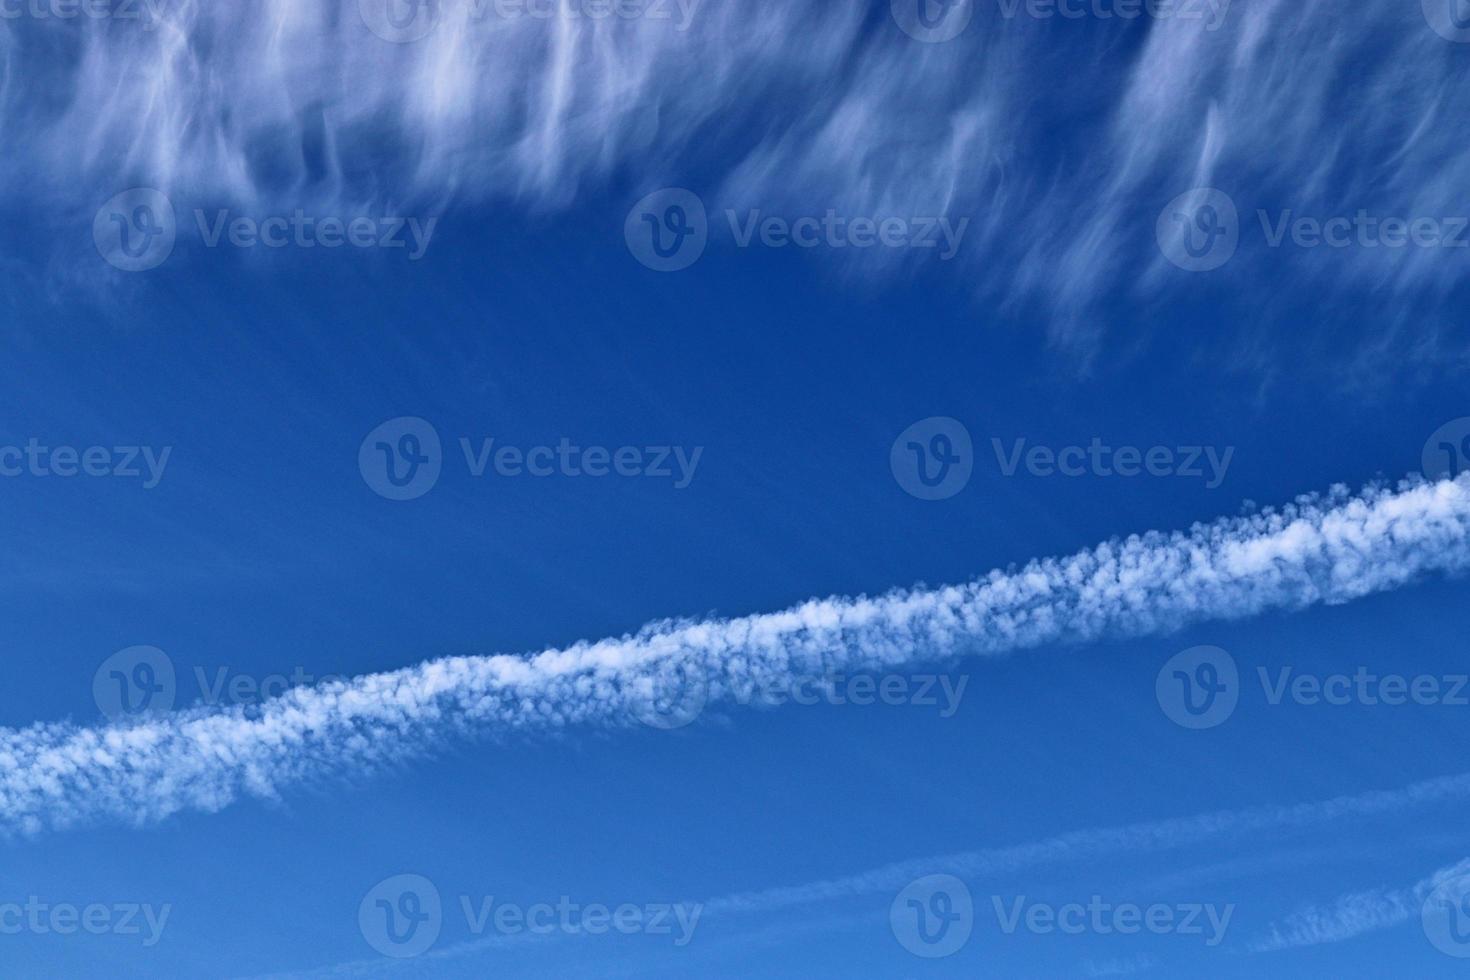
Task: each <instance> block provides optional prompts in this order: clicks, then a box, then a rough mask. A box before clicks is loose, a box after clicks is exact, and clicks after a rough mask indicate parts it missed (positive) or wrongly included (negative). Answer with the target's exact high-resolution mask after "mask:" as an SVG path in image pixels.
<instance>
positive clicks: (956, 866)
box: [703, 772, 1470, 915]
mask: <svg viewBox="0 0 1470 980" xmlns="http://www.w3.org/2000/svg"><path fill="white" fill-rule="evenodd" d="M1466 799H1470V772H1467V773H1459V774H1456V775H1452V776H1442V777H1439V778H1437V779H1429V780H1424V781H1421V782H1417V783H1411V784H1409V785H1407V786H1403V787H1400V788H1397V789H1389V790H1375V791H1372V792H1368V793H1359V794H1355V795H1351V796H1337V797H1333V798H1331V799H1327V800H1313V801H1311V802H1307V803H1297V804H1291V805H1286V806H1256V807H1248V808H1245V809H1240V810H1219V811H1215V812H1212V813H1201V814H1196V815H1194V816H1188V817H1176V818H1173V819H1168V820H1155V821H1150V822H1147V823H1136V824H1128V825H1125V826H1118V827H1097V828H1091V829H1087V830H1076V831H1071V832H1068V833H1064V834H1059V835H1057V836H1055V837H1049V838H1046V839H1044V840H1038V841H1030V842H1027V843H1024V844H1014V845H1011V846H1008V847H993V848H987V849H985V850H978V851H963V852H960V853H956V854H946V855H942V856H939V857H930V858H919V859H915V860H911V861H902V862H899V863H896V864H890V865H886V866H884V867H881V868H874V869H871V870H869V871H864V872H861V873H859V874H853V875H846V876H844V877H841V878H832V879H829V880H827V881H819V882H811V883H808V884H804V885H793V886H788V887H783V888H770V889H766V890H763V891H754V892H743V893H740V894H736V895H727V896H724V897H722V898H717V899H711V900H709V901H706V902H704V903H703V906H704V912H705V914H706V915H717V914H722V913H742V912H744V913H759V912H774V911H779V910H782V909H787V908H791V907H795V906H801V905H808V904H812V903H818V902H826V901H835V900H840V899H846V898H854V897H858V896H862V895H875V894H888V893H896V892H898V891H899V890H900V889H902V888H903V886H904V885H906V884H908V883H909V882H911V881H913V880H914V879H916V878H921V877H924V876H925V875H931V874H935V873H939V872H942V873H944V874H951V875H956V876H958V877H961V878H967V879H985V878H990V877H994V876H995V875H1000V874H1005V873H1007V872H1013V871H1019V870H1021V869H1023V868H1032V867H1036V866H1039V865H1045V864H1061V863H1064V862H1067V861H1079V860H1093V859H1097V858H1102V857H1106V856H1108V855H1113V854H1146V853H1152V852H1156V851H1166V850H1172V849H1176V848H1183V847H1189V846H1191V845H1194V844H1199V843H1203V842H1206V841H1212V840H1216V839H1218V838H1222V837H1243V836H1247V835H1249V834H1252V833H1259V832H1262V831H1278V832H1279V831H1287V830H1293V829H1297V828H1302V827H1314V826H1318V825H1320V824H1325V823H1330V822H1333V821H1339V820H1365V819H1371V818H1373V817H1379V816H1386V815H1393V814H1400V813H1406V812H1409V811H1412V810H1417V809H1421V808H1423V807H1429V806H1433V805H1435V804H1438V803H1446V802H1452V801H1464V800H1466ZM1417 910H1418V906H1417V905H1416V906H1415V911H1416V913H1417Z"/></svg>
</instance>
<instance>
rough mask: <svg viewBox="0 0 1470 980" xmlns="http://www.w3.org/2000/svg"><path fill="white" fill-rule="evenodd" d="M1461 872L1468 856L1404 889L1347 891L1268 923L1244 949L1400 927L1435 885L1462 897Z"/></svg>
mask: <svg viewBox="0 0 1470 980" xmlns="http://www.w3.org/2000/svg"><path fill="white" fill-rule="evenodd" d="M1467 874H1470V858H1466V859H1465V860H1463V861H1460V862H1458V863H1456V864H1451V865H1448V866H1447V867H1443V868H1440V869H1439V870H1437V871H1435V872H1434V873H1433V874H1431V875H1430V876H1429V877H1428V878H1425V879H1423V880H1421V881H1417V882H1415V883H1414V884H1413V885H1410V886H1408V887H1407V888H1378V889H1368V890H1365V891H1358V892H1350V893H1348V894H1346V895H1339V896H1338V897H1337V898H1335V899H1333V901H1332V902H1331V903H1329V904H1327V905H1310V906H1307V907H1306V908H1302V909H1298V910H1297V911H1295V912H1293V913H1292V914H1291V915H1289V916H1287V917H1286V918H1285V919H1282V920H1281V921H1280V922H1276V923H1273V924H1272V925H1271V927H1270V929H1269V930H1268V931H1267V933H1266V935H1265V936H1264V937H1263V938H1261V939H1258V940H1256V941H1255V942H1253V943H1251V944H1250V951H1251V952H1253V953H1273V952H1276V951H1277V950H1282V949H1293V948H1295V947H1298V946H1320V945H1322V944H1324V943H1340V942H1342V941H1343V940H1346V939H1353V938H1354V937H1357V936H1361V935H1363V934H1364V933H1368V932H1377V931H1378V930H1380V929H1389V928H1392V927H1393V926H1397V925H1401V924H1402V923H1405V922H1408V921H1409V920H1410V919H1417V918H1419V917H1420V916H1421V915H1423V914H1424V903H1425V900H1426V899H1427V898H1429V896H1430V895H1431V893H1434V892H1435V891H1436V890H1438V889H1441V888H1445V889H1449V890H1450V891H1451V893H1453V894H1454V895H1455V896H1456V897H1457V898H1463V897H1464V892H1465V884H1464V882H1465V880H1466V875H1467ZM1460 945H1463V941H1462V942H1461V943H1460Z"/></svg>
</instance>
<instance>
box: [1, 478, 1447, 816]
mask: <svg viewBox="0 0 1470 980" xmlns="http://www.w3.org/2000/svg"><path fill="white" fill-rule="evenodd" d="M1467 541H1470V475H1465V476H1462V477H1461V478H1460V479H1459V480H1458V481H1442V482H1439V483H1435V484H1427V483H1424V482H1422V481H1418V482H1409V483H1405V484H1403V485H1401V486H1400V487H1398V488H1397V489H1396V490H1394V489H1388V488H1382V487H1375V488H1369V489H1367V490H1364V491H1363V492H1361V493H1359V494H1356V495H1353V494H1351V493H1350V492H1349V491H1348V490H1347V489H1346V488H1342V487H1339V488H1335V489H1334V490H1332V491H1331V492H1329V493H1328V494H1326V495H1325V496H1313V497H1303V498H1300V499H1299V500H1298V501H1297V502H1295V503H1294V504H1291V505H1289V506H1287V507H1283V508H1281V509H1279V510H1267V511H1264V512H1262V513H1259V514H1252V515H1250V516H1246V517H1235V518H1225V519H1221V520H1218V521H1216V522H1214V523H1210V524H1200V525H1196V526H1195V527H1193V528H1192V529H1190V530H1189V531H1176V532H1173V533H1158V532H1150V533H1148V534H1145V535H1142V536H1133V537H1129V538H1127V539H1121V540H1113V541H1109V542H1107V543H1105V544H1102V545H1099V546H1097V547H1095V548H1092V549H1090V550H1087V551H1083V552H1079V553H1078V554H1075V555H1072V556H1070V557H1065V558H1047V559H1040V560H1035V561H1032V562H1030V563H1028V564H1027V565H1025V566H1024V567H1022V568H1016V569H1010V570H1007V571H993V572H991V573H990V574H988V575H985V576H982V577H981V578H979V579H976V580H974V581H972V582H969V583H967V584H963V585H952V586H944V587H940V588H933V589H929V588H916V589H909V590H898V591H894V592H890V593H888V594H887V595H883V596H877V597H867V596H857V597H833V598H827V599H813V600H810V601H807V602H805V603H802V604H801V605H798V606H795V607H793V608H791V609H788V610H786V611H784V612H777V613H765V614H759V615H753V616H745V617H741V618H735V619H707V620H681V621H673V620H665V621H660V622H655V623H651V624H649V625H647V626H645V627H644V628H643V629H641V630H640V631H638V632H637V633H635V634H629V635H625V636H622V637H617V638H613V639H605V640H599V641H596V642H580V643H577V644H575V645H573V646H570V647H567V648H565V649H557V650H546V651H544V652H541V653H538V654H535V655H533V656H507V655H497V656H481V657H451V658H447V659H443V660H434V661H429V662H427V663H423V664H419V665H417V666H414V667H408V668H404V669H402V670H397V671H392V672H389V673H383V674H370V675H366V676H363V677H358V678H354V679H352V680H349V681H338V682H332V683H326V684H322V685H319V686H317V687H311V688H297V689H295V690H292V691H290V692H288V693H287V694H285V695H283V696H282V697H279V698H276V699H273V700H270V701H267V702H265V703H263V704H260V705H254V706H235V707H232V708H229V709H224V710H219V709H211V708H203V707H200V708H193V709H190V710H186V711H182V712H178V713H176V714H172V715H168V716H164V717H162V718H157V719H153V720H148V721H144V722H141V723H138V724H133V725H126V726H117V725H113V726H105V727H95V728H86V727H80V726H77V725H74V724H70V723H49V724H38V725H34V726H32V727H29V728H24V729H9V730H0V826H4V827H7V828H8V829H12V830H20V831H23V832H35V831H39V830H42V829H45V828H48V827H56V826H64V825H67V824H71V823H74V822H77V821H83V820H95V819H104V818H110V819H118V820H124V821H128V822H133V823H139V822H146V821H150V820H156V819H159V818H161V817H164V816H166V815H168V814H171V813H174V812H177V811H179V810H183V809H200V810H207V811H213V810H217V809H219V808H221V807H224V806H226V805H228V804H229V803H231V802H232V801H234V800H235V799H237V798H238V797H239V796H241V795H242V794H246V795H252V796H259V797H269V796H273V795H275V794H276V793H277V792H278V791H279V789H280V788H282V787H284V786H287V785H290V784H293V783H296V782H300V781H302V780H304V779H308V778H310V777H313V776H321V775H339V776H359V775H362V774H364V773H367V772H370V771H372V770H374V769H376V768H378V767H380V766H382V765H384V764H387V763H391V762H394V761H397V760H401V759H403V758H405V757H408V756H411V755H416V754H422V753H424V752H427V751H431V750H432V749H433V748H434V747H435V746H436V745H438V744H440V743H441V742H442V741H443V740H444V739H446V738H448V737H452V736H454V735H457V734H465V735H469V734H490V735H494V734H503V733H507V732H519V731H544V730H548V729H552V730H554V729H561V728H565V727H567V726H571V725H589V724H599V725H624V724H632V723H634V722H633V719H635V718H640V717H641V718H644V719H646V720H652V721H654V722H655V723H661V722H662V721H663V720H664V719H666V718H672V719H673V722H674V723H680V722H683V721H686V720H687V717H685V714H686V713H688V712H691V711H692V710H697V708H698V706H699V705H701V704H703V703H704V700H705V699H706V698H708V699H714V700H719V699H723V698H726V697H728V696H730V695H731V694H732V693H739V692H741V691H745V690H749V688H750V687H751V686H759V687H761V688H767V687H769V688H773V689H780V688H781V687H782V686H783V685H785V684H789V683H790V681H791V680H792V679H793V678H799V677H824V676H830V675H832V674H836V673H843V672H851V671H854V670H878V669H883V668H885V667H886V668H897V667H902V666H906V665H910V664H914V663H917V662H921V661H930V662H933V661H938V660H942V659H946V658H951V657H955V656H960V655H966V654H971V655H974V654H982V655H998V654H1004V653H1009V652H1012V651H1016V650H1021V649H1026V648H1032V647H1036V646H1039V645H1041V644H1046V643H1057V642H1078V641H1085V640H1090V639H1094V638H1097V637H1101V636H1105V635H1132V636H1138V635H1145V634H1151V633H1158V632H1161V631H1165V630H1171V629H1175V628H1178V627H1180V626H1183V625H1184V624H1186V623H1190V622H1195V621H1199V620H1206V619H1220V618H1233V617H1242V616H1250V615H1255V614H1258V613H1261V612H1265V611H1267V610H1280V609H1296V608H1301V607H1304V606H1308V605H1311V604H1314V603H1341V602H1347V601H1350V600H1352V599H1355V598H1357V597H1360V596H1363V595H1367V594H1369V593H1373V592H1378V591H1382V590H1386V589H1392V588H1396V587H1398V586H1402V585H1404V584H1406V583H1409V582H1412V581H1414V580H1415V579H1417V578H1419V577H1420V576H1422V575H1425V574H1427V573H1433V572H1440V573H1443V572H1459V571H1463V570H1464V569H1465V567H1466V565H1467V564H1470V548H1467V547H1466V545H1467ZM670 690H675V691H676V692H677V696H674V697H673V698H672V699H671V700H672V706H670V705H668V704H666V703H665V702H666V700H669V699H668V697H667V695H668V692H669V691H670Z"/></svg>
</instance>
